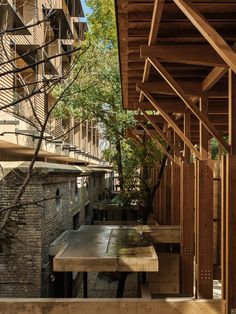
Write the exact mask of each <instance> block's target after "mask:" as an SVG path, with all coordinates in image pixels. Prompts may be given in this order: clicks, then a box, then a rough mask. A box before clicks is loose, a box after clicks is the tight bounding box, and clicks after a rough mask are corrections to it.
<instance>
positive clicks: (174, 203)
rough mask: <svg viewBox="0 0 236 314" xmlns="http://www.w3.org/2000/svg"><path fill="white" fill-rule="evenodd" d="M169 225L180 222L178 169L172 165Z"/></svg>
mask: <svg viewBox="0 0 236 314" xmlns="http://www.w3.org/2000/svg"><path fill="white" fill-rule="evenodd" d="M171 188H172V191H171V224H172V225H179V222H180V167H179V166H177V165H176V164H174V163H173V164H172V169H171Z"/></svg>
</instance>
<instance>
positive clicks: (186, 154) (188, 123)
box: [184, 113, 191, 162]
mask: <svg viewBox="0 0 236 314" xmlns="http://www.w3.org/2000/svg"><path fill="white" fill-rule="evenodd" d="M184 135H185V136H187V137H188V138H189V139H190V138H191V116H190V113H186V114H185V115H184ZM184 161H185V162H189V161H190V149H189V147H188V146H187V145H186V144H184Z"/></svg>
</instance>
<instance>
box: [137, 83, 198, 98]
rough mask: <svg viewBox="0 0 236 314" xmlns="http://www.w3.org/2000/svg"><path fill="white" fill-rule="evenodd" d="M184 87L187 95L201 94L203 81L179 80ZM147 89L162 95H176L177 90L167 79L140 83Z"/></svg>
mask: <svg viewBox="0 0 236 314" xmlns="http://www.w3.org/2000/svg"><path fill="white" fill-rule="evenodd" d="M179 84H180V86H181V88H182V89H184V90H185V91H186V94H187V95H192V96H199V95H201V92H202V86H201V83H199V82H197V81H183V82H179ZM140 85H141V86H143V87H144V88H145V89H148V90H149V91H150V92H151V93H154V94H162V95H175V92H174V91H173V89H172V88H171V86H170V85H169V84H168V83H166V82H165V81H153V82H145V83H140Z"/></svg>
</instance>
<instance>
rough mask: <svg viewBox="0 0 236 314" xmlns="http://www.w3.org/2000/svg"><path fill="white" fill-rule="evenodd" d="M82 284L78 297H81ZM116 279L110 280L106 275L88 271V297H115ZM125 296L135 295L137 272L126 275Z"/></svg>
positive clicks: (134, 296)
mask: <svg viewBox="0 0 236 314" xmlns="http://www.w3.org/2000/svg"><path fill="white" fill-rule="evenodd" d="M82 285H83V283H82ZM82 285H81V288H80V291H79V295H78V297H79V298H81V297H82V291H83V290H82ZM117 285H118V281H117V280H116V281H111V280H110V279H109V278H107V277H106V276H103V274H102V275H100V274H99V275H98V273H88V297H89V298H115V297H116V289H117ZM124 297H125V298H136V297H137V274H136V273H133V274H130V275H128V277H127V280H126V284H125V291H124Z"/></svg>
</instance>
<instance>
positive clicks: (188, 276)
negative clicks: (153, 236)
mask: <svg viewBox="0 0 236 314" xmlns="http://www.w3.org/2000/svg"><path fill="white" fill-rule="evenodd" d="M180 225H181V276H180V277H181V281H180V285H181V294H182V295H185V296H192V295H193V256H194V165H193V164H190V163H185V162H183V163H182V164H181V168H180Z"/></svg>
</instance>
